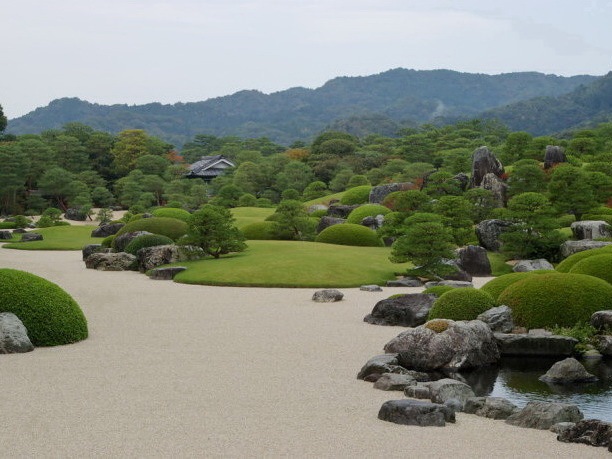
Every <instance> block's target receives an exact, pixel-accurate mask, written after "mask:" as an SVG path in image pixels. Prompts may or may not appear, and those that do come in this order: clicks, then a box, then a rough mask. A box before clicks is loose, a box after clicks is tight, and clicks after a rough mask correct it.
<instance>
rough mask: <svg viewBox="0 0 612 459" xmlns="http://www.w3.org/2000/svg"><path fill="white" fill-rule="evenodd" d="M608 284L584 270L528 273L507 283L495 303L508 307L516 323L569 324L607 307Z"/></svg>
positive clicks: (529, 325)
mask: <svg viewBox="0 0 612 459" xmlns="http://www.w3.org/2000/svg"><path fill="white" fill-rule="evenodd" d="M611 299H612V285H610V284H608V283H607V282H606V281H604V280H602V279H598V278H597V277H593V276H587V275H585V274H573V273H568V274H561V273H555V274H540V275H537V276H528V277H526V278H525V279H522V280H520V281H519V282H515V283H514V284H512V285H510V286H509V287H507V288H506V289H505V290H504V291H503V292H502V293H501V295H500V296H499V299H498V303H499V304H505V305H507V306H508V307H510V309H512V318H513V319H514V323H515V324H516V325H520V326H523V327H527V328H546V327H554V326H559V327H573V326H574V325H576V324H578V323H579V322H587V321H588V320H589V319H590V317H591V315H592V314H593V313H594V312H596V311H601V310H603V309H609V307H610V301H611Z"/></svg>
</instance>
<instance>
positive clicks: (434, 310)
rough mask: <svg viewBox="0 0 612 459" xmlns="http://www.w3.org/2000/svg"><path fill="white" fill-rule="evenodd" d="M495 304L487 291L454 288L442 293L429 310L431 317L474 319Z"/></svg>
mask: <svg viewBox="0 0 612 459" xmlns="http://www.w3.org/2000/svg"><path fill="white" fill-rule="evenodd" d="M494 306H495V300H494V299H493V297H491V295H489V294H488V293H487V292H483V291H482V290H478V289H475V288H454V289H452V290H449V291H448V292H446V293H444V294H442V295H441V296H440V298H438V299H437V300H436V301H435V302H434V304H433V306H432V307H431V309H430V311H429V316H428V318H429V320H431V319H451V320H474V319H476V317H477V316H478V314H481V313H483V312H485V311H486V310H488V309H491V308H492V307H494Z"/></svg>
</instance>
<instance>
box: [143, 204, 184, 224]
mask: <svg viewBox="0 0 612 459" xmlns="http://www.w3.org/2000/svg"><path fill="white" fill-rule="evenodd" d="M151 214H153V216H154V217H167V218H176V219H177V220H182V221H184V222H187V221H189V218H190V217H191V214H190V213H189V212H187V211H186V210H184V209H176V208H173V207H159V208H157V209H155V210H154V211H153V212H151Z"/></svg>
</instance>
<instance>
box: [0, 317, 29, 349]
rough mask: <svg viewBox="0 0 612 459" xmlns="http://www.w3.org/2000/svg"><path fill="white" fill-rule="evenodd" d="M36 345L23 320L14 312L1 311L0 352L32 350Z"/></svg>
mask: <svg viewBox="0 0 612 459" xmlns="http://www.w3.org/2000/svg"><path fill="white" fill-rule="evenodd" d="M33 350H34V346H33V345H32V342H31V341H30V338H29V337H28V331H27V330H26V328H25V326H24V325H23V322H21V320H20V319H19V317H17V316H16V315H15V314H13V313H12V312H2V313H0V354H18V353H22V352H30V351H33Z"/></svg>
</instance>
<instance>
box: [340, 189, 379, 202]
mask: <svg viewBox="0 0 612 459" xmlns="http://www.w3.org/2000/svg"><path fill="white" fill-rule="evenodd" d="M371 190H372V187H371V186H370V185H362V186H356V187H355V188H350V189H348V190H346V191H345V192H344V193H343V194H342V197H341V198H340V202H341V203H342V204H344V205H347V206H352V205H355V204H366V203H367V202H368V201H369V200H370V191H371Z"/></svg>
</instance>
